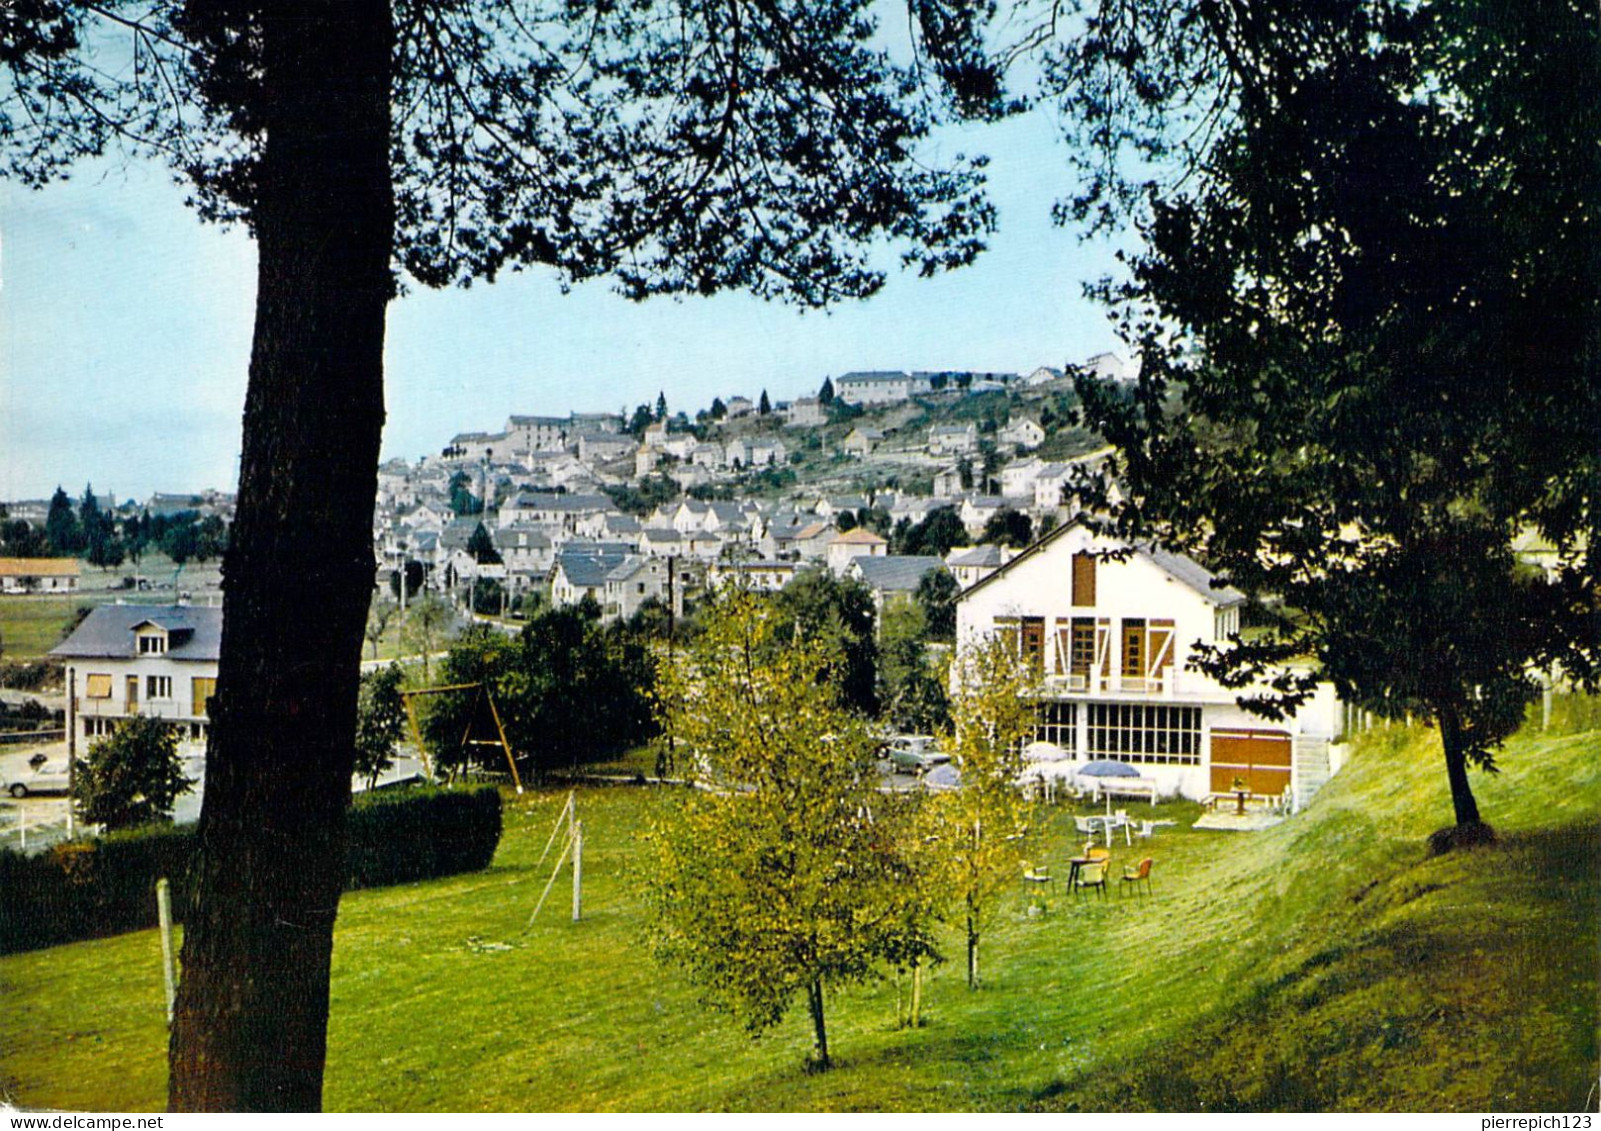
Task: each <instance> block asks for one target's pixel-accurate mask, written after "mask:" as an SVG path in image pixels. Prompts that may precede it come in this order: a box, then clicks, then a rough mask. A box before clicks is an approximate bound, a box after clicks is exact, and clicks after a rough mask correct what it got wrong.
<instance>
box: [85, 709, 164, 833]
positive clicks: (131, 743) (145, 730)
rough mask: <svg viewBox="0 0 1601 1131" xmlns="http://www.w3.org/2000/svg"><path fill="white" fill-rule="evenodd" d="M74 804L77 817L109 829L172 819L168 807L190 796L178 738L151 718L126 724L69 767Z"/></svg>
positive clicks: (128, 720)
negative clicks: (186, 795)
mask: <svg viewBox="0 0 1601 1131" xmlns="http://www.w3.org/2000/svg"><path fill="white" fill-rule="evenodd" d="M72 784H73V799H74V801H75V802H76V804H77V806H78V813H79V815H80V816H81V817H82V818H83V819H84V820H85V821H87V822H89V823H90V824H95V825H104V826H105V827H106V828H107V829H108V830H115V829H126V828H132V827H134V826H135V825H148V824H152V823H155V822H158V821H170V820H171V819H172V807H173V805H174V804H175V803H176V802H177V800H178V798H179V797H181V796H182V795H183V794H185V793H188V792H189V788H190V787H191V786H192V785H194V782H193V780H191V779H190V778H187V777H185V776H184V773H183V761H182V759H180V758H179V757H178V734H177V731H175V730H174V729H173V728H172V725H171V724H170V723H166V722H163V721H162V720H161V719H156V718H151V717H149V716H140V717H135V718H130V719H126V720H124V721H123V722H122V724H121V725H120V726H118V727H117V729H116V730H115V731H114V732H112V733H111V734H110V735H109V736H107V737H106V738H102V739H100V740H99V741H98V742H96V743H95V744H94V745H93V746H91V747H89V755H88V757H87V758H80V759H78V760H77V762H76V764H75V765H74V766H73V782H72Z"/></svg>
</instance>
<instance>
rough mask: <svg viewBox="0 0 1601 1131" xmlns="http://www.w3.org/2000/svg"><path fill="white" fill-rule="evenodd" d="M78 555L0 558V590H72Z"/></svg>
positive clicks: (75, 584) (74, 585)
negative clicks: (69, 556) (74, 556)
mask: <svg viewBox="0 0 1601 1131" xmlns="http://www.w3.org/2000/svg"><path fill="white" fill-rule="evenodd" d="M78 576H79V566H78V559H77V558H0V593H71V592H72V591H73V590H74V589H76V588H78Z"/></svg>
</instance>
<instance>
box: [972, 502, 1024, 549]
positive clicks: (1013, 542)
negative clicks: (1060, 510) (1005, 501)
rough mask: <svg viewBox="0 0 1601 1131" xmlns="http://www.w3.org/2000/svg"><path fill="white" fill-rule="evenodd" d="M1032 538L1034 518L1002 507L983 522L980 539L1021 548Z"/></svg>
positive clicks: (998, 544)
mask: <svg viewBox="0 0 1601 1131" xmlns="http://www.w3.org/2000/svg"><path fill="white" fill-rule="evenodd" d="M1033 540H1034V520H1033V519H1031V518H1029V517H1028V515H1026V514H1024V513H1023V512H1022V511H1018V510H1013V509H1012V508H1011V507H1002V508H1001V509H1000V510H998V511H996V512H995V513H994V514H992V515H990V518H989V521H988V522H986V523H985V524H984V532H983V534H982V535H980V541H983V542H993V543H994V544H995V545H997V546H1011V547H1013V548H1014V549H1018V550H1021V549H1022V548H1023V547H1024V546H1027V545H1028V544H1029V543H1030V542H1032V541H1033Z"/></svg>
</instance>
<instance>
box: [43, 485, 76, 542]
mask: <svg viewBox="0 0 1601 1131" xmlns="http://www.w3.org/2000/svg"><path fill="white" fill-rule="evenodd" d="M44 533H45V538H46V539H47V540H48V541H49V543H50V552H51V554H52V555H53V556H55V557H60V558H66V557H71V556H72V555H74V554H76V553H78V552H79V551H80V550H82V549H83V546H84V542H83V530H82V528H81V527H80V526H79V524H78V516H77V515H76V514H75V513H74V512H73V509H72V500H71V499H70V498H68V497H67V493H66V492H65V491H63V490H62V489H61V488H60V487H57V488H56V493H55V494H54V495H52V496H51V497H50V510H49V511H48V512H47V513H46V515H45V520H44Z"/></svg>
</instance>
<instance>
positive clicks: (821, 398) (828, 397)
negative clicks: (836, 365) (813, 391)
mask: <svg viewBox="0 0 1601 1131" xmlns="http://www.w3.org/2000/svg"><path fill="white" fill-rule="evenodd" d="M817 403H818V404H820V405H822V406H823V407H824V408H827V407H828V406H829V405H831V404H833V403H834V379H833V378H832V377H824V378H823V387H822V388H821V389H818V390H817Z"/></svg>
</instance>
